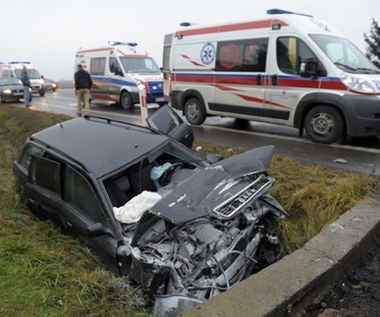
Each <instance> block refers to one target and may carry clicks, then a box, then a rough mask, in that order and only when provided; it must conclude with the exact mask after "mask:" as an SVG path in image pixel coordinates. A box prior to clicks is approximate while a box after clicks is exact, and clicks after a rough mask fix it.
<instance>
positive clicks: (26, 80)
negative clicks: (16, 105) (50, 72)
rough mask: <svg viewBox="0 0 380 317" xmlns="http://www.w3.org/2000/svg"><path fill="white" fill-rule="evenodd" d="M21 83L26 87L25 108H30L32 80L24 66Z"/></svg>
mask: <svg viewBox="0 0 380 317" xmlns="http://www.w3.org/2000/svg"><path fill="white" fill-rule="evenodd" d="M20 79H21V82H22V85H23V86H24V104H25V107H27V108H29V107H30V106H31V104H30V101H31V99H32V98H31V94H30V87H31V84H30V78H29V74H28V70H27V69H26V67H25V66H24V67H23V68H22V71H21V78H20Z"/></svg>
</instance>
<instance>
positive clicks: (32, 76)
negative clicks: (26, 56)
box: [15, 69, 41, 79]
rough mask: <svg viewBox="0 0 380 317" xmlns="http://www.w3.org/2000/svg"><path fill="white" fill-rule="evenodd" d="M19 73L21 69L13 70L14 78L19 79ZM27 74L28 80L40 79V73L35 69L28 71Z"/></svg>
mask: <svg viewBox="0 0 380 317" xmlns="http://www.w3.org/2000/svg"><path fill="white" fill-rule="evenodd" d="M21 72H22V70H21V69H16V70H15V73H16V76H17V77H18V78H21ZM27 72H28V75H29V78H30V79H40V78H41V75H40V73H39V72H38V70H36V69H28V70H27Z"/></svg>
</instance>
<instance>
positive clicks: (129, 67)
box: [120, 56, 161, 74]
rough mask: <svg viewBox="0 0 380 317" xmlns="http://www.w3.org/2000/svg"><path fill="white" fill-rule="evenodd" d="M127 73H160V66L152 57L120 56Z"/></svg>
mask: <svg viewBox="0 0 380 317" xmlns="http://www.w3.org/2000/svg"><path fill="white" fill-rule="evenodd" d="M120 60H121V63H122V64H123V67H124V70H125V71H126V72H127V73H145V74H160V72H161V71H160V68H159V67H158V65H157V63H156V62H155V61H154V60H153V59H152V58H150V57H140V56H139V57H136V56H124V57H121V58H120Z"/></svg>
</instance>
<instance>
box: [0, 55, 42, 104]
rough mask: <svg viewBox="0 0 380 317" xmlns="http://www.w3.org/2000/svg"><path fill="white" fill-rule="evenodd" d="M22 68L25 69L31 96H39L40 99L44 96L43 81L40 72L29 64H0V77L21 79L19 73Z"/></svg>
mask: <svg viewBox="0 0 380 317" xmlns="http://www.w3.org/2000/svg"><path fill="white" fill-rule="evenodd" d="M24 66H25V67H26V69H27V72H28V75H29V78H30V84H31V86H32V87H31V88H32V93H33V94H39V95H40V96H41V97H43V96H44V95H45V92H46V90H45V84H44V80H43V78H42V77H41V75H40V72H39V71H38V70H37V69H36V68H35V66H34V65H33V64H31V63H30V62H19V61H17V62H9V63H8V64H0V77H17V78H19V79H20V78H21V72H22V69H23V68H24Z"/></svg>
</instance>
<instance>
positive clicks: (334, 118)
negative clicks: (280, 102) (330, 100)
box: [305, 106, 344, 144]
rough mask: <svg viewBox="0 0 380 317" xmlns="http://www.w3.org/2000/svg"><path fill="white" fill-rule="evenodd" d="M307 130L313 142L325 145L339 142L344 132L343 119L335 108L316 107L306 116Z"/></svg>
mask: <svg viewBox="0 0 380 317" xmlns="http://www.w3.org/2000/svg"><path fill="white" fill-rule="evenodd" d="M305 130H306V133H307V135H308V136H309V138H310V139H311V140H312V141H313V142H316V143H323V144H330V143H334V142H337V141H338V140H339V139H340V138H341V137H342V136H343V132H344V121H343V117H342V115H341V114H340V113H339V111H338V110H337V109H335V108H332V107H329V106H317V107H314V108H313V109H311V110H310V111H309V112H308V113H307V114H306V117H305Z"/></svg>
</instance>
